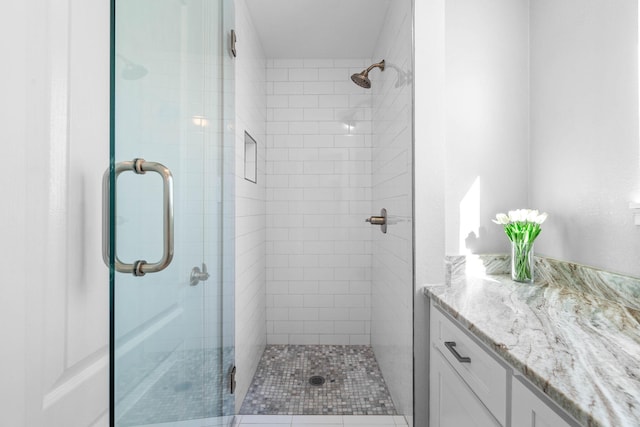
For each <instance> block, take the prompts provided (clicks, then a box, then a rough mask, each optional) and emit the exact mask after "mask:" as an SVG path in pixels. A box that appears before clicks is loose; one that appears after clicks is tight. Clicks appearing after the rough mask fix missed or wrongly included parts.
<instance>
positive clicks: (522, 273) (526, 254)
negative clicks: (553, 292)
mask: <svg viewBox="0 0 640 427" xmlns="http://www.w3.org/2000/svg"><path fill="white" fill-rule="evenodd" d="M511 279H512V280H514V281H516V282H524V283H533V243H530V242H511Z"/></svg>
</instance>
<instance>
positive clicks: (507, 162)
mask: <svg viewBox="0 0 640 427" xmlns="http://www.w3.org/2000/svg"><path fill="white" fill-rule="evenodd" d="M445 14H446V21H445V25H446V27H445V31H446V103H447V117H446V141H447V142H446V158H447V160H446V176H447V180H446V184H445V185H446V187H445V191H446V205H445V215H446V251H447V253H453V254H459V253H487V252H500V251H502V252H504V251H506V250H507V248H508V246H507V243H508V240H507V239H506V238H504V232H503V231H502V229H501V227H498V226H496V225H495V224H493V223H492V222H491V219H492V218H495V215H496V213H498V212H504V211H507V210H510V209H517V208H524V207H527V204H528V194H527V193H528V191H527V188H528V182H527V179H528V166H529V144H528V140H529V97H528V93H529V49H528V40H529V31H528V27H529V2H528V0H515V1H514V0H483V1H476V0H451V1H447V2H446V10H445ZM416 52H418V50H416ZM417 96H421V94H420V93H418V94H417Z"/></svg>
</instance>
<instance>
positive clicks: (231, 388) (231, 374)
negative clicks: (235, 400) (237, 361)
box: [229, 366, 236, 394]
mask: <svg viewBox="0 0 640 427" xmlns="http://www.w3.org/2000/svg"><path fill="white" fill-rule="evenodd" d="M235 392H236V367H235V366H234V367H233V368H231V372H229V393H231V394H234V393H235Z"/></svg>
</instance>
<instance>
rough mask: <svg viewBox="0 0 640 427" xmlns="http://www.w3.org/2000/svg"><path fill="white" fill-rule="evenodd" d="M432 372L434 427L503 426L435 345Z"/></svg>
mask: <svg viewBox="0 0 640 427" xmlns="http://www.w3.org/2000/svg"><path fill="white" fill-rule="evenodd" d="M430 369H431V379H430V387H429V388H430V402H429V403H430V411H429V412H430V414H429V426H430V427H463V426H475V427H497V426H500V424H499V423H498V422H497V421H496V420H495V418H494V417H493V416H492V415H491V414H490V413H489V410H488V409H487V408H485V406H484V405H483V404H482V403H481V402H480V400H479V399H478V398H477V397H476V395H475V394H474V393H473V392H472V391H471V389H470V388H469V387H468V386H467V384H465V382H464V381H463V380H462V379H461V378H460V376H459V375H458V374H457V373H456V372H455V371H454V370H453V368H452V367H451V365H450V364H449V362H447V361H446V360H445V359H444V357H443V356H442V354H441V353H440V351H439V350H437V349H435V348H433V346H432V347H431V362H430ZM514 425H515V424H514Z"/></svg>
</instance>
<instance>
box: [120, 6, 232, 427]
mask: <svg viewBox="0 0 640 427" xmlns="http://www.w3.org/2000/svg"><path fill="white" fill-rule="evenodd" d="M113 2H114V3H113V6H114V10H115V14H114V26H113V30H112V31H114V34H113V35H114V40H115V42H114V46H113V47H114V59H113V64H114V74H113V86H112V90H113V91H114V93H113V101H112V102H113V110H114V112H113V114H114V116H113V122H114V124H113V129H112V132H113V142H112V153H111V154H112V161H113V162H114V164H115V165H116V170H118V166H117V165H122V164H123V163H122V162H127V161H128V162H133V163H131V164H132V165H133V166H131V167H129V168H128V169H126V170H125V171H124V172H122V173H120V174H118V175H117V176H116V177H112V179H111V192H112V195H111V197H112V198H111V200H112V203H113V209H112V215H111V218H110V230H111V232H112V236H111V238H112V239H113V242H114V245H113V251H114V252H115V254H114V257H113V258H114V259H112V260H111V265H112V266H113V264H114V262H115V261H116V260H119V261H121V262H122V263H135V262H136V261H139V260H144V262H143V263H138V266H139V267H138V270H139V271H142V272H144V271H145V269H149V268H150V267H149V265H150V264H152V263H154V262H156V261H158V260H160V259H161V258H162V257H163V254H164V253H165V251H166V250H167V249H166V246H167V244H166V239H167V238H168V234H169V232H168V231H164V230H165V229H167V230H168V229H169V228H170V227H168V226H167V221H168V219H167V215H168V214H167V211H168V210H169V208H168V205H167V202H168V199H169V198H168V197H167V195H166V192H167V185H165V184H164V183H163V179H162V176H161V174H159V173H153V171H151V170H149V169H150V167H151V165H152V164H153V163H158V164H160V165H161V166H162V167H165V168H166V169H167V170H168V171H170V174H171V178H172V201H173V204H172V212H171V214H172V221H173V233H172V235H173V242H172V244H173V256H172V259H171V262H170V263H169V264H168V266H166V268H164V269H163V270H161V271H158V272H148V273H147V274H144V275H137V276H136V275H134V274H131V273H130V272H118V271H116V272H114V273H113V274H112V284H111V286H112V312H113V313H112V315H113V324H112V335H113V336H112V339H113V341H112V342H113V343H114V345H113V368H112V376H113V377H112V379H113V387H112V392H113V400H112V402H113V408H112V410H113V414H112V422H113V424H114V425H117V426H133V425H147V424H156V423H166V422H177V424H176V425H181V422H183V421H187V420H194V419H207V420H209V421H207V425H227V424H228V423H229V422H230V418H231V417H232V414H233V395H232V394H230V376H229V374H230V372H231V370H232V368H233V360H234V354H233V317H234V316H233V299H232V298H233V259H232V257H231V256H226V255H225V254H233V248H232V246H231V245H232V242H231V239H230V236H232V235H233V232H232V230H233V221H232V217H233V216H232V215H229V210H231V213H233V211H232V208H229V207H227V206H228V205H232V203H227V202H228V201H229V196H230V195H229V192H228V191H227V190H226V186H229V181H230V180H229V179H226V178H225V177H226V176H230V175H231V174H230V171H229V170H228V167H227V164H228V163H229V162H228V161H225V156H226V153H227V152H228V151H229V148H228V145H229V143H230V142H229V141H228V138H227V136H228V134H229V131H228V130H227V123H229V121H231V120H232V119H233V117H232V116H231V115H225V110H224V109H223V100H225V103H227V102H230V101H229V100H230V99H232V93H231V91H229V84H228V82H226V83H225V78H226V77H228V76H232V75H233V74H232V73H231V74H229V70H228V67H229V66H230V65H229V63H230V61H229V59H228V58H227V50H226V49H225V48H224V47H223V45H224V43H223V40H224V39H225V37H226V35H225V34H226V28H225V25H227V23H228V22H231V18H232V9H229V8H228V6H229V3H230V2H228V1H227V0H225V1H224V2H220V1H215V0H113ZM225 67H227V68H225ZM231 71H232V70H231ZM135 159H144V162H143V161H142V160H135ZM136 165H137V167H136ZM136 168H137V170H136ZM145 171H146V173H141V172H145ZM167 174H168V173H166V174H165V175H167ZM231 196H232V195H231ZM225 197H226V198H227V200H225ZM134 269H135V267H134ZM229 299H231V304H229Z"/></svg>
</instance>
